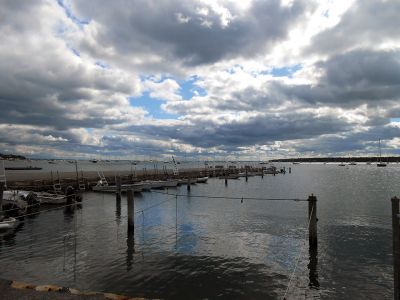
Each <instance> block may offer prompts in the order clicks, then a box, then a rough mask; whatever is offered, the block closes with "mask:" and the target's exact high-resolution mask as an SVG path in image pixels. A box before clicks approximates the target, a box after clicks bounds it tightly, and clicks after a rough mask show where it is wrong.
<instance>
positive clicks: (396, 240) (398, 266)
mask: <svg viewBox="0 0 400 300" xmlns="http://www.w3.org/2000/svg"><path fill="white" fill-rule="evenodd" d="M398 216H399V198H397V197H393V198H392V232H393V271H394V274H393V280H394V299H395V300H399V296H400V290H399V288H400V284H399V280H400V249H399V248H400V237H399V217H398Z"/></svg>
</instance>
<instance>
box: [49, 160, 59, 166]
mask: <svg viewBox="0 0 400 300" xmlns="http://www.w3.org/2000/svg"><path fill="white" fill-rule="evenodd" d="M48 163H49V164H51V165H55V164H57V163H56V162H55V161H54V160H49V161H48Z"/></svg>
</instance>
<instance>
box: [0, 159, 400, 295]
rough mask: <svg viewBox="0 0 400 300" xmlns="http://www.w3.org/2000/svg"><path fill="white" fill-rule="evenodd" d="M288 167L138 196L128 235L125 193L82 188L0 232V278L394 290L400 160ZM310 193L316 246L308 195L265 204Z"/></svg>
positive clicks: (139, 285)
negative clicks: (72, 205) (71, 200)
mask: <svg viewBox="0 0 400 300" xmlns="http://www.w3.org/2000/svg"><path fill="white" fill-rule="evenodd" d="M288 167H291V168H292V173H291V174H289V173H286V174H285V175H283V174H278V175H276V176H272V175H265V176H264V178H261V177H260V176H256V177H249V178H248V181H246V180H245V178H241V179H239V180H229V181H228V185H227V186H225V183H224V180H221V179H217V178H210V179H209V180H208V182H207V183H206V184H196V185H193V186H192V188H191V191H190V196H188V191H187V189H186V186H185V185H183V186H180V187H177V188H171V189H168V190H166V189H165V190H154V191H152V192H143V193H141V194H135V211H136V213H135V231H134V232H132V231H128V230H127V205H126V198H125V197H124V196H123V197H122V200H121V202H117V201H116V200H115V196H114V195H112V194H98V193H91V192H86V193H84V194H83V202H82V203H81V205H80V206H79V207H77V208H76V209H64V208H63V209H58V210H51V211H47V212H45V211H43V212H41V213H39V214H35V215H31V216H27V217H25V218H24V219H23V220H22V221H21V224H20V225H19V227H18V228H17V229H16V230H15V231H14V232H11V233H8V234H5V235H4V234H3V235H1V236H0V270H1V271H0V277H2V278H6V279H13V280H20V281H24V282H30V283H34V284H57V285H62V286H68V287H75V288H78V289H82V290H90V291H107V292H114V293H119V294H124V295H130V296H138V297H148V298H164V299H228V298H229V299H283V297H284V295H286V298H287V299H319V298H321V299H388V298H391V297H392V293H393V292H392V290H393V270H392V236H391V201H390V198H391V197H393V196H396V195H397V196H400V184H399V183H400V165H397V164H390V165H388V167H386V168H377V167H376V165H363V164H358V165H356V166H347V167H339V166H338V165H337V164H326V165H323V164H300V165H289V164H287V165H286V168H288ZM312 193H313V194H314V195H316V196H317V199H318V202H317V203H318V212H317V215H318V219H319V221H318V251H309V248H308V230H307V224H308V218H307V214H308V203H307V202H303V201H291V200H277V201H271V200H266V199H270V198H282V199H287V198H290V199H292V198H299V199H307V197H308V196H309V195H311V194H312ZM167 194H169V195H167ZM175 195H178V196H175ZM192 196H198V197H192ZM214 196H218V197H219V198H212V197H214ZM242 197H243V200H242V199H241V198H242ZM248 198H254V199H248ZM47 208H49V207H47ZM50 208H52V209H53V208H54V207H50ZM41 209H46V208H43V207H42V208H41ZM288 286H289V287H288Z"/></svg>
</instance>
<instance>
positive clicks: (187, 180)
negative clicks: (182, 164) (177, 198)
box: [177, 178, 197, 185]
mask: <svg viewBox="0 0 400 300" xmlns="http://www.w3.org/2000/svg"><path fill="white" fill-rule="evenodd" d="M177 180H178V185H181V184H188V182H189V178H180V179H177ZM196 182H197V181H196Z"/></svg>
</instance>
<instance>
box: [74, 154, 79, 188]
mask: <svg viewBox="0 0 400 300" xmlns="http://www.w3.org/2000/svg"><path fill="white" fill-rule="evenodd" d="M75 172H76V190H79V173H78V161H77V160H75Z"/></svg>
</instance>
